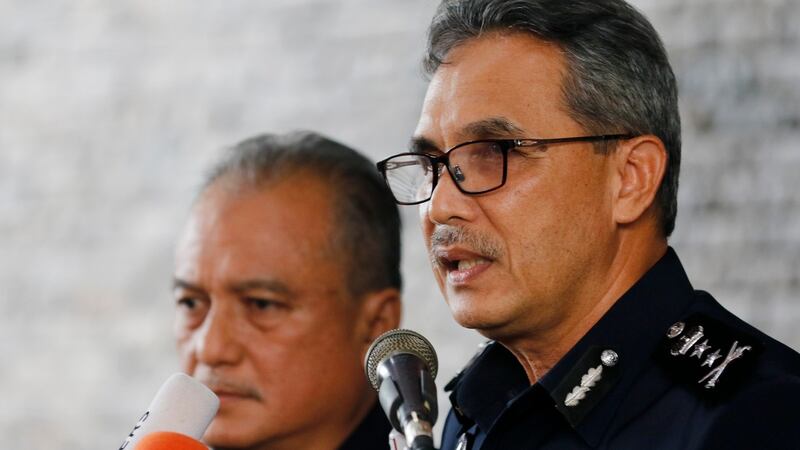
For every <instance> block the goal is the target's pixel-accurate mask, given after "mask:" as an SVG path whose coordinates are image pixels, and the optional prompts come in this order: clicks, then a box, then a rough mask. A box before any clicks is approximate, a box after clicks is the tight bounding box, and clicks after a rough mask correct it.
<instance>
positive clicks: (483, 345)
mask: <svg viewBox="0 0 800 450" xmlns="http://www.w3.org/2000/svg"><path fill="white" fill-rule="evenodd" d="M493 343H494V341H492V340H488V341H483V342H481V343H480V344H478V351H476V352H475V354H474V355H472V358H470V360H469V361H468V362H467V364H466V365H464V367H463V368H462V369H461V370H460V371H459V372H458V373H457V374H456V375H455V376H454V377H453V378H451V379H450V381H448V382H447V384H445V385H444V391H445V392H451V391H452V390H453V389H455V388H456V386H457V385H458V382H459V381H460V380H461V377H463V376H464V374H465V373H467V371H469V369H470V367H472V366H473V365H475V362H477V361H478V358H480V356H481V355H483V352H485V351H486V349H487V348H489V347H490V346H491V344H493Z"/></svg>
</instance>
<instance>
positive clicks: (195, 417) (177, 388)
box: [119, 373, 219, 450]
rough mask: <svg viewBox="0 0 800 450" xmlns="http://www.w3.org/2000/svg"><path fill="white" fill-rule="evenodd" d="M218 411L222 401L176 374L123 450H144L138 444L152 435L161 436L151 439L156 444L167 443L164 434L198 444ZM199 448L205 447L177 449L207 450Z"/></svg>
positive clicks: (121, 446)
mask: <svg viewBox="0 0 800 450" xmlns="http://www.w3.org/2000/svg"><path fill="white" fill-rule="evenodd" d="M218 409H219V398H217V396H216V394H214V393H213V392H211V390H210V389H209V388H207V387H206V386H205V385H203V384H202V383H200V382H199V381H197V380H195V379H194V378H192V377H190V376H188V375H186V374H184V373H176V374H173V375H172V376H170V377H169V378H168V379H167V381H166V382H164V384H163V385H162V386H161V388H160V389H159V390H158V393H156V396H155V397H154V398H153V401H152V402H151V403H150V406H149V407H148V408H147V411H146V412H145V413H144V414H143V415H142V417H141V418H140V419H139V422H138V423H137V424H136V425H135V426H134V427H133V430H131V432H130V434H129V435H128V437H127V438H126V439H125V441H124V442H123V443H122V445H120V447H119V450H132V449H134V448H142V447H141V446H139V445H137V443H138V442H140V441H144V440H145V439H144V438H143V437H147V436H146V435H150V434H151V433H152V434H157V435H159V436H155V437H153V438H151V439H152V440H153V441H156V442H163V439H164V438H165V436H162V435H161V434H160V433H157V432H162V431H166V432H170V433H171V435H174V434H180V435H183V438H185V439H189V440H198V439H200V438H202V437H203V433H205V431H206V428H208V425H209V424H210V423H211V421H212V420H213V419H214V415H216V414H217V410H218ZM171 439H173V441H172V442H178V441H175V440H174V439H175V438H174V436H173V437H172V438H171ZM195 442H197V441H195ZM197 444H198V445H201V447H179V446H177V444H175V447H174V448H176V449H179V448H180V449H183V448H185V449H187V450H189V449H194V448H204V449H205V446H202V444H200V443H199V442H197ZM145 448H147V449H150V448H152V449H157V448H159V447H145Z"/></svg>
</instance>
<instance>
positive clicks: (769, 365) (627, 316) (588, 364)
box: [442, 249, 800, 450]
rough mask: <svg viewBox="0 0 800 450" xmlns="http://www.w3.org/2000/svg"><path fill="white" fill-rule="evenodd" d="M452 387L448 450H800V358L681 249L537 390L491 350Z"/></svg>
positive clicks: (508, 358)
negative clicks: (708, 281)
mask: <svg viewBox="0 0 800 450" xmlns="http://www.w3.org/2000/svg"><path fill="white" fill-rule="evenodd" d="M451 387H452V388H453V390H452V393H451V395H450V399H451V402H452V403H453V405H454V408H453V409H452V410H451V412H450V414H449V415H448V418H447V421H446V425H445V430H444V434H443V437H442V449H443V450H454V449H458V450H491V449H494V450H514V449H521V450H522V449H595V448H597V449H615V450H616V449H642V448H647V449H648V450H655V449H682V450H683V449H697V450H699V449H717V448H720V449H754V448H756V449H800V355H798V354H797V352H795V351H793V350H792V349H790V348H788V347H787V346H785V345H783V344H781V343H779V342H777V341H775V340H774V339H772V338H770V337H768V336H767V335H765V334H764V333H761V332H760V331H758V330H757V329H755V328H753V327H752V326H750V325H748V324H747V323H745V322H743V321H742V320H740V319H739V318H737V317H736V316H734V315H733V314H731V313H730V312H728V311H727V310H725V308H723V307H722V306H721V305H720V304H719V303H717V302H716V300H714V299H713V298H712V297H711V296H710V295H709V294H707V293H705V292H702V291H695V290H694V289H693V288H692V286H691V284H690V283H689V281H688V278H687V277H686V275H685V272H684V271H683V268H682V267H681V265H680V262H679V260H678V258H677V255H675V253H674V251H673V250H672V249H670V250H669V251H668V252H667V254H666V255H665V256H664V257H663V258H662V259H661V260H660V261H659V262H658V263H657V264H656V265H655V266H654V267H653V268H652V269H651V270H650V271H649V272H648V273H647V274H645V276H643V277H642V279H640V280H639V281H638V282H637V283H636V284H635V285H634V286H633V287H632V288H631V289H630V290H629V291H628V292H627V293H626V294H625V295H623V296H622V297H621V298H620V299H619V300H618V301H617V302H616V303H615V305H614V306H613V307H612V308H611V309H610V310H609V311H608V312H607V313H606V314H605V315H604V316H603V318H601V320H600V321H598V323H597V324H596V325H595V326H593V327H592V329H591V330H590V331H589V332H588V333H587V334H586V335H585V336H584V337H583V338H582V339H581V340H580V341H579V342H578V343H577V344H576V345H575V346H574V347H573V348H572V349H571V350H570V351H569V352H568V353H567V354H566V355H565V356H564V357H563V358H562V359H561V360H560V361H559V362H558V363H557V364H556V365H555V366H554V367H553V368H552V369H551V370H550V372H548V374H547V375H546V376H545V377H543V378H542V379H540V380H539V382H537V383H536V384H533V385H531V384H530V383H529V382H528V379H527V376H526V374H525V372H524V370H523V368H522V366H521V365H520V364H519V362H518V361H517V360H516V359H515V358H514V357H513V355H511V353H510V352H509V351H508V350H507V349H505V348H504V347H503V346H502V345H501V344H499V343H494V344H491V345H489V346H487V347H486V349H485V350H484V351H483V352H482V353H481V354H480V355H479V356H478V357H477V358H476V359H475V360H474V361H473V362H472V363H471V364H470V366H469V367H467V368H466V369H465V370H464V371H462V373H461V374H460V375H459V376H458V378H457V380H456V382H454V383H453V385H452V386H451Z"/></svg>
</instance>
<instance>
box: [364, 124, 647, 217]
mask: <svg viewBox="0 0 800 450" xmlns="http://www.w3.org/2000/svg"><path fill="white" fill-rule="evenodd" d="M636 136H637V135H635V134H630V133H627V134H601V135H594V136H573V137H563V138H550V139H536V138H525V139H478V140H474V141H467V142H462V143H460V144H458V145H456V146H454V147H451V148H450V149H449V150H447V151H446V152H444V153H443V154H442V155H440V156H434V155H431V154H428V153H420V152H405V153H398V154H396V155H392V156H390V157H388V158H386V159H384V160H382V161H378V163H377V164H376V166H377V168H378V171H379V172H380V173H381V176H382V177H383V181H384V182H385V183H386V186H387V187H388V188H389V190H390V191H391V192H392V197H395V196H394V191H392V187H391V185H390V184H389V179H388V177H387V176H386V164H387V163H388V162H389V160H391V159H394V158H397V157H399V156H417V157H419V156H422V157H425V158H428V159H429V160H430V162H431V167H432V168H433V177H432V179H431V193H430V195H429V196H428V198H426V199H424V200H418V201H415V202H401V201H400V200H398V199H397V197H395V202H397V204H398V205H419V204H420V203H425V202H427V201H428V200H430V199H431V198H432V197H433V191H434V189H436V185H437V183H438V182H439V171H440V166H444V167H445V168H446V169H447V173H449V174H450V178H452V179H453V184H455V186H456V188H458V190H459V192H461V193H462V194H464V195H480V194H485V193H487V192H492V191H494V190H497V189H500V188H501V187H503V186H505V184H506V178H507V174H508V152H509V151H511V150H512V149H514V148H518V147H539V146H547V145H552V144H565V143H571V142H608V141H616V140H626V139H632V138H634V137H636ZM486 142H491V143H495V144H499V145H500V150H501V151H502V152H503V177H502V180H501V181H500V184H499V185H497V186H495V187H493V188H490V189H484V190H482V191H477V192H471V191H467V190H465V189H464V188H462V187H461V185H460V184H459V182H458V181H456V180H457V178H456V175H455V174H454V173H453V169H452V167H450V153H451V152H452V151H453V150H457V149H459V148H461V147H464V146H467V145H471V144H481V143H486Z"/></svg>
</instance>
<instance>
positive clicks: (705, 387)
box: [658, 315, 762, 398]
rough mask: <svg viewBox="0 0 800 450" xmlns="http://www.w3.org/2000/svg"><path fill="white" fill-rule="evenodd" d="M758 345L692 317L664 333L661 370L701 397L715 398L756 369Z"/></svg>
mask: <svg viewBox="0 0 800 450" xmlns="http://www.w3.org/2000/svg"><path fill="white" fill-rule="evenodd" d="M761 348H762V346H761V344H760V342H758V341H757V340H756V339H755V338H753V337H752V336H748V335H745V334H743V333H742V332H740V331H738V330H734V329H732V328H731V327H729V326H726V325H724V324H723V323H721V322H719V321H717V320H714V319H711V318H709V317H705V316H702V315H694V316H691V317H689V318H687V319H685V320H681V321H679V322H676V323H675V324H673V325H672V326H671V327H669V329H667V330H666V332H665V337H664V342H663V346H662V350H661V351H660V352H659V353H660V355H659V358H658V359H659V360H660V361H661V363H662V366H663V367H664V368H665V369H667V371H669V372H670V373H671V374H673V375H674V376H675V377H677V378H679V379H681V380H682V381H683V382H684V384H686V385H688V386H691V387H692V388H693V389H695V390H697V391H700V392H701V394H702V395H703V396H704V397H707V398H716V397H720V396H723V395H725V394H727V393H729V392H731V391H732V390H733V389H735V388H736V386H737V385H738V384H739V383H740V382H741V381H742V380H743V379H744V378H745V377H746V376H747V374H748V373H749V372H750V371H751V370H752V368H753V367H754V366H755V362H756V360H757V355H758V353H760V352H761Z"/></svg>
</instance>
